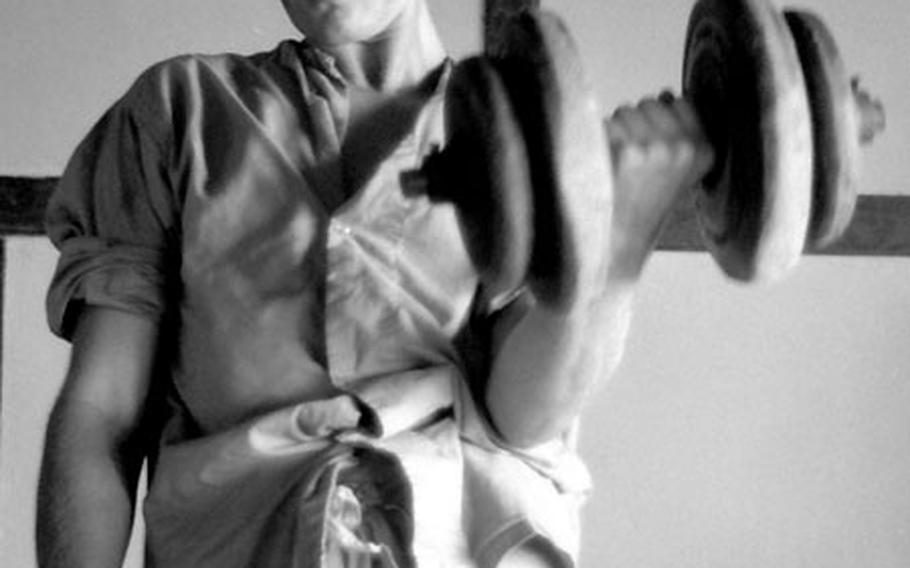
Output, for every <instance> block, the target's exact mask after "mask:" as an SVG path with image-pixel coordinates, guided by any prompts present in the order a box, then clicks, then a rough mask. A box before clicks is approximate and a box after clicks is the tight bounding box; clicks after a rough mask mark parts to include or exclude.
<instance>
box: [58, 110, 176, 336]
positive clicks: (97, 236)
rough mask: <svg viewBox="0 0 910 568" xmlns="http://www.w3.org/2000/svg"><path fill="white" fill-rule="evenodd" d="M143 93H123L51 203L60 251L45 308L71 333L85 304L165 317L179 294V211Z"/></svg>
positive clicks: (82, 148)
mask: <svg viewBox="0 0 910 568" xmlns="http://www.w3.org/2000/svg"><path fill="white" fill-rule="evenodd" d="M136 101H137V98H136V97H135V96H133V97H130V96H128V97H124V99H122V100H121V101H119V102H118V103H117V104H116V105H115V106H114V107H112V108H111V109H110V110H109V111H108V112H107V113H106V114H105V115H104V116H103V117H102V118H101V120H100V121H99V122H98V123H97V124H96V125H95V126H94V128H93V129H92V130H91V132H90V133H89V134H88V136H87V137H86V138H85V139H84V140H83V141H82V143H81V144H80V145H79V147H78V148H77V150H76V152H75V154H74V155H73V157H72V158H71V159H70V161H69V163H68V165H67V167H66V170H65V172H64V174H63V176H62V177H61V179H60V182H59V185H58V187H57V188H56V190H55V192H54V194H53V196H52V197H51V200H50V203H49V204H48V208H47V212H46V217H45V225H46V230H47V234H48V236H49V237H50V239H51V241H52V243H53V244H54V246H56V247H57V248H58V249H59V251H60V257H59V260H58V264H57V268H56V271H55V273H54V276H53V279H52V281H51V284H50V288H49V290H48V294H47V316H48V323H49V326H50V329H51V331H52V332H53V333H55V334H56V335H58V336H60V337H62V338H64V339H69V338H70V335H71V333H72V327H73V324H74V322H75V319H76V316H77V314H78V312H79V309H80V308H81V307H82V306H85V305H92V306H101V307H110V308H115V309H119V310H124V311H128V312H131V313H135V314H139V315H142V316H148V317H151V318H158V317H160V316H161V315H162V314H163V313H164V311H165V310H166V308H167V306H168V305H169V301H170V300H171V299H172V297H173V296H174V294H175V292H176V288H175V283H176V281H177V280H176V275H177V274H179V255H178V254H177V251H178V248H177V234H176V233H177V231H178V230H179V220H178V219H179V217H178V214H177V207H176V199H175V195H174V192H173V191H172V184H171V182H170V178H171V175H170V168H169V156H168V155H167V154H166V147H167V140H165V139H163V137H162V136H161V135H160V133H161V132H163V131H164V129H163V128H158V129H157V131H156V130H155V129H153V128H150V127H149V124H148V123H149V118H148V117H142V116H141V111H143V110H147V109H146V108H143V107H142V105H137V104H135V103H136ZM146 106H147V105H146ZM137 107H139V108H137Z"/></svg>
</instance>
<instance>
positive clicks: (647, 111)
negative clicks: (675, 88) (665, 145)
mask: <svg viewBox="0 0 910 568" xmlns="http://www.w3.org/2000/svg"><path fill="white" fill-rule="evenodd" d="M638 106H639V108H640V109H641V112H642V113H643V114H644V117H645V119H646V120H648V122H650V124H651V126H652V128H653V129H654V134H653V136H657V137H660V138H661V139H663V140H665V141H670V140H674V139H676V138H679V137H681V136H682V135H683V134H684V128H683V125H682V123H681V122H680V119H679V118H678V117H677V115H676V112H675V109H674V108H673V104H672V103H667V102H664V101H661V100H660V99H655V98H647V99H644V100H642V101H641V103H639V105H638Z"/></svg>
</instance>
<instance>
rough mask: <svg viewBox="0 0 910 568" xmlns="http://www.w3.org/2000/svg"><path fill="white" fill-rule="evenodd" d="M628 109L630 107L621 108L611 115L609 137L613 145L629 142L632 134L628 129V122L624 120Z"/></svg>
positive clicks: (608, 123)
mask: <svg viewBox="0 0 910 568" xmlns="http://www.w3.org/2000/svg"><path fill="white" fill-rule="evenodd" d="M628 108H629V107H628V105H623V106H620V107H619V108H617V109H616V110H614V111H613V114H611V115H610V118H609V119H608V120H607V137H608V138H609V140H610V143H611V144H612V143H614V142H617V143H623V142H628V141H629V139H630V136H631V133H630V132H629V129H628V128H627V127H626V122H625V120H624V119H623V113H624V112H625V111H626V109H628Z"/></svg>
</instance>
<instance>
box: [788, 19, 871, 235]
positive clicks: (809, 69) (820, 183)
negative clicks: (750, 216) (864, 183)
mask: <svg viewBox="0 0 910 568" xmlns="http://www.w3.org/2000/svg"><path fill="white" fill-rule="evenodd" d="M784 17H785V18H786V21H787V24H788V25H789V26H790V31H791V33H792V34H793V39H794V40H795V42H796V49H797V52H798V53H799V58H800V61H801V62H802V68H803V76H805V78H806V88H807V89H808V92H809V101H810V105H809V106H810V108H811V113H812V131H813V142H814V144H815V167H814V169H813V172H814V181H813V200H812V216H811V221H810V223H809V235H808V239H809V242H808V246H809V248H811V249H821V248H824V247H826V246H828V245H830V244H831V243H833V242H834V241H835V240H837V238H838V237H840V236H841V235H842V234H843V232H844V231H845V230H846V228H847V225H849V224H850V219H852V218H853V211H854V210H855V208H856V191H857V190H856V188H857V184H858V181H859V173H860V152H859V145H860V141H859V124H858V116H857V114H856V104H855V102H854V99H853V89H852V88H851V86H850V79H849V78H848V77H847V73H846V71H845V69H844V63H843V61H842V60H841V57H840V53H839V52H838V49H837V44H836V43H835V42H834V38H833V37H832V35H831V33H830V32H829V31H828V27H827V26H826V25H825V23H824V22H823V21H822V20H821V19H820V18H818V17H817V16H816V15H815V14H812V13H810V12H806V11H799V10H786V11H784Z"/></svg>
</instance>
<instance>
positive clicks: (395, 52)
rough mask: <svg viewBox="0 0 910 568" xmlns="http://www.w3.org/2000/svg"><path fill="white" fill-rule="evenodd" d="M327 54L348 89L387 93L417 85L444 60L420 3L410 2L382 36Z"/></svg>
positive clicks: (424, 9)
mask: <svg viewBox="0 0 910 568" xmlns="http://www.w3.org/2000/svg"><path fill="white" fill-rule="evenodd" d="M327 51H328V52H329V53H330V54H331V55H332V56H333V57H334V58H335V63H336V65H337V67H338V70H339V71H340V72H341V74H342V75H344V76H345V77H346V78H347V80H348V81H349V82H350V83H351V85H352V86H354V87H359V88H363V89H369V90H374V91H380V92H387V93H388V92H393V91H398V90H401V89H407V88H410V87H416V86H418V85H419V84H420V83H422V82H423V81H424V79H426V77H427V76H428V74H430V73H432V72H433V71H435V70H436V69H438V68H439V66H440V65H441V64H442V62H443V61H444V60H445V57H446V54H445V50H444V49H443V47H442V41H441V40H440V38H439V34H438V33H437V31H436V27H435V25H434V24H433V21H432V19H431V18H430V14H429V10H428V9H427V7H426V5H425V3H424V2H414V3H413V4H412V7H411V8H408V9H407V10H406V11H405V12H404V13H402V14H401V16H400V17H399V18H398V20H396V21H394V22H392V24H391V26H390V27H389V29H388V30H386V32H385V33H384V34H383V35H382V36H380V37H377V38H374V39H372V40H370V41H369V42H364V43H356V44H348V45H343V46H337V47H333V48H329V49H328V50H327Z"/></svg>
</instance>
